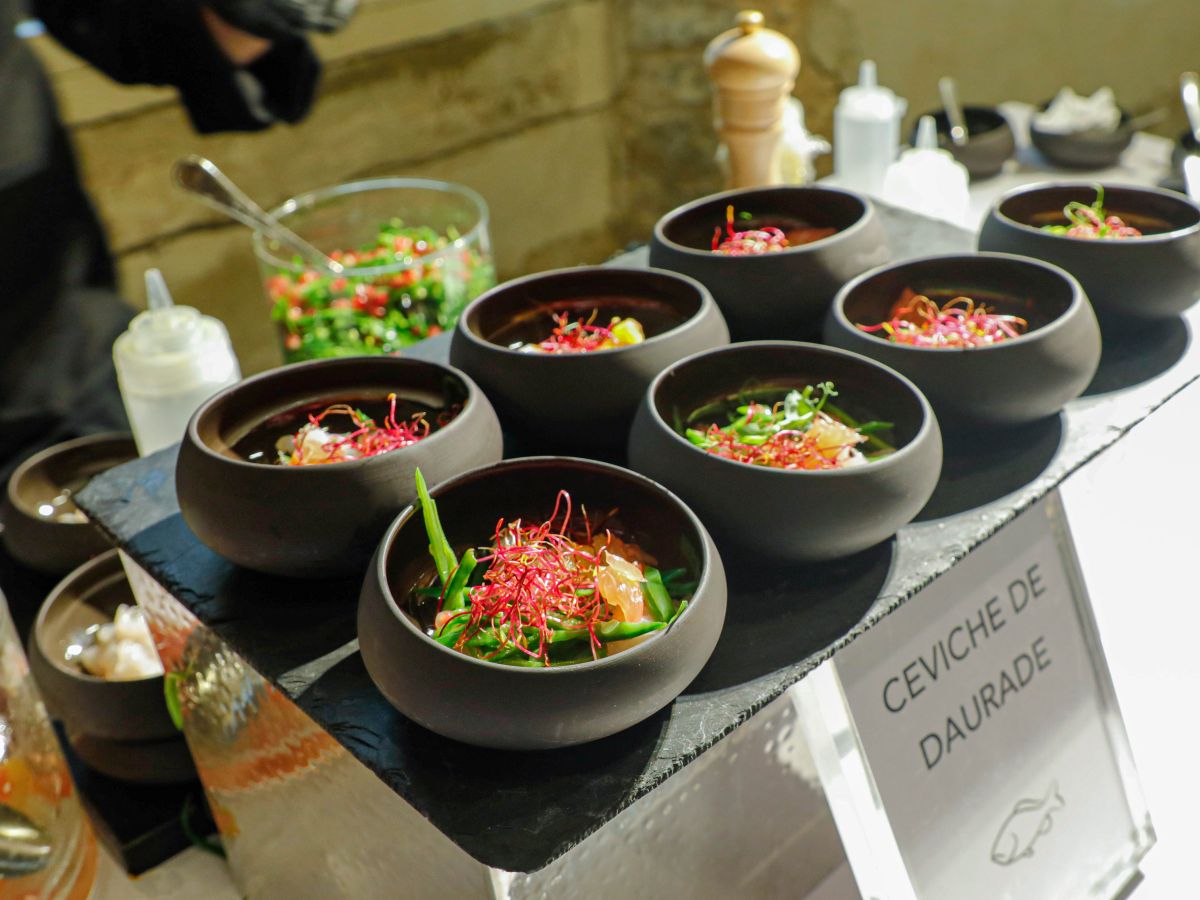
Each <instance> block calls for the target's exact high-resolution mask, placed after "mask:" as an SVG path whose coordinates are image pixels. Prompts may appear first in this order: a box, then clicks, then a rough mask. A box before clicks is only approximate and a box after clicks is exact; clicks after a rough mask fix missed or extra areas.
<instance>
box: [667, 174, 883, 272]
mask: <svg viewBox="0 0 1200 900" xmlns="http://www.w3.org/2000/svg"><path fill="white" fill-rule="evenodd" d="M762 191H786V192H789V193H809V194H839V195H841V196H843V197H850V198H851V199H853V200H857V201H858V202H859V203H861V204H862V212H861V214H860V215H859V217H858V218H857V219H855V220H854V221H853V222H851V223H850V224H849V225H847V226H846V227H845V228H842V229H840V230H839V231H837V232H835V233H834V234H831V235H829V237H824V238H821V239H820V240H816V241H811V242H809V243H807V244H801V245H800V246H798V247H788V248H786V249H784V250H780V251H778V252H777V253H751V254H747V255H744V256H731V255H729V254H726V253H716V252H714V251H712V250H701V249H699V248H697V247H688V246H685V245H684V244H680V243H678V242H676V241H673V240H671V239H670V238H668V237H667V236H666V234H665V233H664V231H665V228H666V226H667V224H668V223H670V222H672V221H674V220H675V219H677V218H679V217H680V216H683V215H685V214H686V213H690V212H691V211H692V210H693V209H697V208H698V207H701V206H704V205H705V204H708V203H713V202H718V201H722V200H726V199H730V198H733V197H739V196H743V195H745V194H751V193H758V192H762ZM735 205H736V204H735ZM874 209H875V207H874V205H873V204H872V203H871V200H870V198H868V197H866V196H865V195H863V194H860V193H858V192H857V191H851V190H847V189H846V188H838V187H832V186H827V185H813V184H775V185H771V184H764V185H759V186H758V187H747V188H733V189H732V190H728V191H719V192H718V193H716V194H709V195H707V196H705V197H699V198H697V199H695V200H690V201H688V202H687V203H684V204H683V205H682V206H677V207H675V208H674V209H673V210H671V211H670V212H668V213H666V214H665V215H663V216H662V217H661V218H659V220H658V221H657V222H655V223H654V231H653V232H652V235H653V238H652V240H653V241H654V242H656V243H658V244H661V245H662V246H663V247H666V248H668V249H670V250H671V251H673V252H675V253H682V254H685V255H687V256H696V257H699V258H701V259H716V260H739V261H741V262H742V263H746V262H749V263H750V265H756V264H757V263H756V262H755V261H756V260H770V259H781V258H782V259H786V258H787V257H789V256H799V255H803V254H805V253H811V252H813V251H814V250H816V249H819V248H822V247H828V246H829V245H830V244H831V243H833V242H835V241H839V240H842V239H848V238H849V237H850V236H851V235H852V234H854V233H855V232H857V231H861V230H862V229H864V228H866V227H867V223H868V222H869V221H870V220H871V213H872V212H874ZM724 264H725V263H721V265H724Z"/></svg>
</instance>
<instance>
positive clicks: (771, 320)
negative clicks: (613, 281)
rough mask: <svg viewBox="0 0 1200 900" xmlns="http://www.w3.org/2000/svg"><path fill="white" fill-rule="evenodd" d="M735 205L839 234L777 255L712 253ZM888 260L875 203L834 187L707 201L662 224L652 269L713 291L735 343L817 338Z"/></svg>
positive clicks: (770, 190) (734, 194) (730, 194)
mask: <svg viewBox="0 0 1200 900" xmlns="http://www.w3.org/2000/svg"><path fill="white" fill-rule="evenodd" d="M730 205H732V206H733V207H734V210H735V211H736V212H738V213H742V212H748V213H751V214H752V215H754V216H758V217H761V218H763V219H767V220H770V219H772V218H775V217H786V218H789V219H798V220H800V221H801V222H805V223H807V224H808V225H811V226H814V227H824V228H836V229H838V231H837V232H836V233H835V234H833V235H831V236H829V237H827V238H824V239H822V240H818V241H814V242H813V243H810V244H801V245H800V246H798V247H790V248H788V249H787V250H782V251H780V252H778V253H765V254H761V255H758V256H726V255H725V254H721V253H714V252H713V251H712V240H713V233H714V230H715V229H717V228H721V229H724V227H725V216H726V208H727V207H729V206H730ZM890 258H891V257H890V254H889V251H888V246H887V237H886V235H885V234H884V230H883V224H882V223H881V222H880V220H879V216H878V215H877V214H876V212H875V208H874V207H873V206H872V205H871V202H870V201H869V200H867V199H866V198H865V197H861V196H859V195H858V194H853V193H851V192H850V191H844V190H839V189H836V188H828V187H767V188H749V189H744V190H736V191H726V192H725V193H723V194H714V195H712V196H710V197H704V198H702V199H700V200H696V201H694V202H692V203H688V204H686V205H684V206H681V207H679V208H678V209H675V210H672V211H671V212H669V213H667V214H666V215H665V216H663V217H662V218H661V219H659V220H658V224H656V225H655V226H654V237H653V238H652V240H651V242H650V265H652V266H658V267H659V268H662V269H670V270H672V271H674V272H682V273H683V274H685V275H690V276H692V277H693V278H695V279H696V280H697V281H699V282H700V283H701V284H703V285H704V286H705V287H707V288H708V289H709V290H710V291H712V295H713V297H714V298H715V299H716V301H717V305H718V306H719V307H721V312H722V313H724V314H725V321H727V322H728V323H729V332H730V334H732V335H733V338H734V340H750V339H757V338H805V337H815V336H816V335H817V334H819V333H820V329H821V320H822V319H823V318H824V316H825V312H826V310H827V309H828V308H829V304H830V303H832V302H833V297H834V295H835V294H836V293H837V292H838V290H839V289H840V288H841V286H842V285H843V284H845V283H846V282H847V281H849V280H850V279H851V278H853V277H854V276H855V275H859V274H861V273H862V272H865V271H866V270H867V269H870V268H873V267H874V266H878V265H881V264H882V263H885V262H887V261H888V259H890Z"/></svg>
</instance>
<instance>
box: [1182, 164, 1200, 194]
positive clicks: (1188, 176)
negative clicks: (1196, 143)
mask: <svg viewBox="0 0 1200 900" xmlns="http://www.w3.org/2000/svg"><path fill="white" fill-rule="evenodd" d="M1183 183H1184V184H1185V185H1186V186H1187V195H1188V199H1190V200H1191V201H1192V202H1193V203H1200V156H1187V157H1184V160H1183Z"/></svg>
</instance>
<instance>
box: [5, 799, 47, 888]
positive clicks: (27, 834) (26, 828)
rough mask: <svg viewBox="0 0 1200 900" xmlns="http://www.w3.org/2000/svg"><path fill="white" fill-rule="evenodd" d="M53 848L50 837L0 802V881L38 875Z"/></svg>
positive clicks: (26, 817) (44, 866)
mask: <svg viewBox="0 0 1200 900" xmlns="http://www.w3.org/2000/svg"><path fill="white" fill-rule="evenodd" d="M52 849H53V848H52V847H51V845H50V835H48V834H46V832H45V831H44V830H42V829H41V828H40V827H38V826H37V825H35V824H34V823H33V822H32V821H31V820H30V819H29V817H28V816H26V815H25V814H24V813H21V812H18V811H17V810H15V809H13V808H12V807H11V806H8V805H6V804H4V803H0V881H2V880H3V879H5V878H20V877H21V876H23V875H32V874H33V873H34V872H40V871H41V870H42V869H44V868H46V864H47V863H48V862H50V851H51V850H52Z"/></svg>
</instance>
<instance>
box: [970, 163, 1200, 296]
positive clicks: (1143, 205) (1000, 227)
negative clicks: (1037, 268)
mask: <svg viewBox="0 0 1200 900" xmlns="http://www.w3.org/2000/svg"><path fill="white" fill-rule="evenodd" d="M1095 199H1096V191H1095V187H1094V185H1092V184H1089V183H1088V182H1073V183H1054V184H1038V185H1032V186H1029V187H1023V188H1018V189H1017V190H1014V191H1010V192H1009V193H1007V194H1005V195H1004V196H1003V197H1001V198H1000V199H999V200H998V201H996V203H995V205H994V206H993V207H992V208H991V210H990V211H989V212H988V214H987V218H985V219H984V222H983V228H982V229H981V230H980V232H979V249H980V250H997V251H1000V252H1002V253H1014V254H1016V255H1018V256H1028V257H1032V258H1033V259H1042V260H1045V261H1046V262H1050V263H1054V264H1055V265H1058V266H1061V267H1062V268H1064V269H1066V270H1067V271H1068V272H1070V273H1071V274H1072V275H1074V276H1075V277H1076V278H1078V279H1079V283H1080V284H1081V285H1083V289H1084V291H1085V292H1086V293H1087V295H1088V298H1089V299H1090V300H1091V301H1092V305H1093V306H1094V307H1095V309H1096V313H1097V315H1099V316H1100V317H1101V319H1103V318H1105V317H1106V316H1118V317H1134V318H1141V319H1156V318H1166V317H1169V316H1177V315H1179V313H1181V312H1183V311H1184V310H1185V309H1187V308H1188V307H1189V306H1191V305H1192V303H1193V302H1194V301H1195V299H1196V296H1197V294H1198V293H1200V207H1197V206H1196V204H1194V203H1192V202H1191V201H1190V200H1188V199H1187V198H1186V197H1181V196H1180V195H1179V194H1176V193H1174V192H1173V191H1166V190H1160V189H1158V188H1145V187H1130V186H1126V185H1114V186H1109V185H1105V186H1104V206H1105V209H1106V210H1107V211H1108V212H1109V213H1110V214H1114V215H1117V216H1120V217H1121V218H1122V219H1124V220H1125V222H1126V223H1128V224H1130V225H1133V226H1134V227H1136V228H1139V229H1141V230H1142V231H1143V232H1144V233H1145V236H1144V237H1140V238H1123V239H1116V240H1090V239H1087V238H1074V237H1066V236H1064V235H1058V234H1050V233H1048V232H1045V231H1042V230H1041V227H1040V226H1042V225H1055V224H1061V223H1063V222H1064V221H1065V219H1064V218H1063V216H1062V209H1063V207H1064V206H1066V205H1067V204H1068V203H1069V202H1071V201H1073V200H1076V201H1079V202H1081V203H1085V204H1091V203H1092V202H1094V201H1095Z"/></svg>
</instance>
